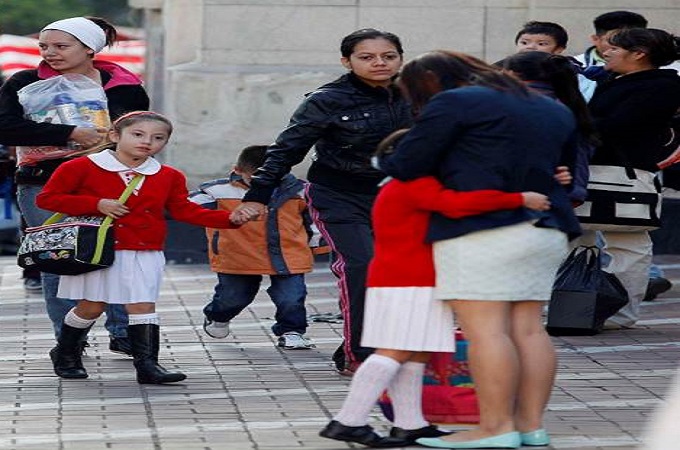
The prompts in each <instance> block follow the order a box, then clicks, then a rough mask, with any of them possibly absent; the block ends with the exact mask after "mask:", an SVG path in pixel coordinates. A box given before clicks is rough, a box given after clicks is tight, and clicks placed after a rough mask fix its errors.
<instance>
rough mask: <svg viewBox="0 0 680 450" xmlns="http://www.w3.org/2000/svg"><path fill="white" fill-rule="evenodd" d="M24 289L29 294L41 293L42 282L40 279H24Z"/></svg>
mask: <svg viewBox="0 0 680 450" xmlns="http://www.w3.org/2000/svg"><path fill="white" fill-rule="evenodd" d="M24 289H26V290H27V291H29V292H42V282H41V281H40V278H25V279H24Z"/></svg>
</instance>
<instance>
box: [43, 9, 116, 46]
mask: <svg viewBox="0 0 680 450" xmlns="http://www.w3.org/2000/svg"><path fill="white" fill-rule="evenodd" d="M45 30H59V31H64V32H66V33H68V34H71V35H73V36H74V37H75V38H76V39H78V40H79V41H80V42H82V43H83V44H85V46H87V47H89V48H91V49H92V50H94V52H95V53H99V52H100V51H102V49H103V48H104V47H106V33H105V32H104V30H102V28H101V27H100V26H99V25H97V24H96V23H94V22H92V21H91V20H90V19H86V18H84V17H72V18H70V19H62V20H57V21H56V22H52V23H51V24H49V25H47V26H46V27H45V28H43V29H42V30H41V31H45Z"/></svg>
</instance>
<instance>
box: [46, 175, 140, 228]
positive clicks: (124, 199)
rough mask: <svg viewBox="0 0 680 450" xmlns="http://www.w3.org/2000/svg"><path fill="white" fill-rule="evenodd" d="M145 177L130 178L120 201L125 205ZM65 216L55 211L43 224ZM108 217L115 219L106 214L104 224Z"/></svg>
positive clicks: (55, 221)
mask: <svg viewBox="0 0 680 450" xmlns="http://www.w3.org/2000/svg"><path fill="white" fill-rule="evenodd" d="M143 178H144V175H142V174H140V173H138V174H137V175H135V176H134V178H132V180H130V183H129V184H128V185H127V186H126V187H125V190H124V191H123V193H122V194H120V197H118V201H119V202H120V203H121V204H123V205H124V204H125V202H127V200H128V198H130V195H132V191H134V190H135V188H136V187H137V186H138V185H139V183H141V181H142V179H143ZM64 217H66V214H64V213H54V214H52V215H51V216H50V217H48V218H47V220H45V222H43V225H52V224H53V223H57V222H59V221H60V220H61V219H63V218H64ZM107 219H108V223H109V224H110V223H111V222H112V221H113V219H112V218H111V217H109V216H106V218H104V221H103V222H102V225H104V224H105V223H107Z"/></svg>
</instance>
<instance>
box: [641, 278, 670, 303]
mask: <svg viewBox="0 0 680 450" xmlns="http://www.w3.org/2000/svg"><path fill="white" fill-rule="evenodd" d="M672 287H673V283H671V282H670V281H669V280H668V279H666V278H664V277H654V278H650V279H649V281H648V282H647V291H646V292H645V296H644V297H642V301H643V302H651V301H653V300H654V299H655V298H656V297H657V295H659V294H663V293H664V292H666V291H668V290H670V288H672Z"/></svg>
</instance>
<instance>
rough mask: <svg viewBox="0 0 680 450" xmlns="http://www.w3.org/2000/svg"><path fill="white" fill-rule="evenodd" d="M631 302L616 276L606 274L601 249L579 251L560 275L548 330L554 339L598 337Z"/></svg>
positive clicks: (553, 295)
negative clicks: (607, 323) (615, 315)
mask: <svg viewBox="0 0 680 450" xmlns="http://www.w3.org/2000/svg"><path fill="white" fill-rule="evenodd" d="M628 301H629V300H628V292H627V291H626V288H624V287H623V285H622V284H621V282H620V281H619V279H618V278H616V275H614V274H611V273H608V272H605V271H604V270H602V262H601V256H600V249H598V248H597V247H594V246H587V247H586V246H581V247H577V248H575V249H574V250H572V252H571V253H570V254H569V256H568V257H567V259H566V260H565V261H564V262H563V263H562V265H561V266H560V268H559V270H558V271H557V276H556V278H555V283H554V285H553V292H552V296H551V298H550V304H549V306H548V323H547V327H546V329H547V331H548V333H549V334H550V335H552V336H591V335H594V334H597V333H599V332H600V331H602V327H603V326H604V322H605V320H607V319H608V318H609V317H611V316H612V315H614V314H615V313H616V312H617V311H618V310H619V309H621V308H622V307H623V306H625V305H626V304H627V303H628Z"/></svg>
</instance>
